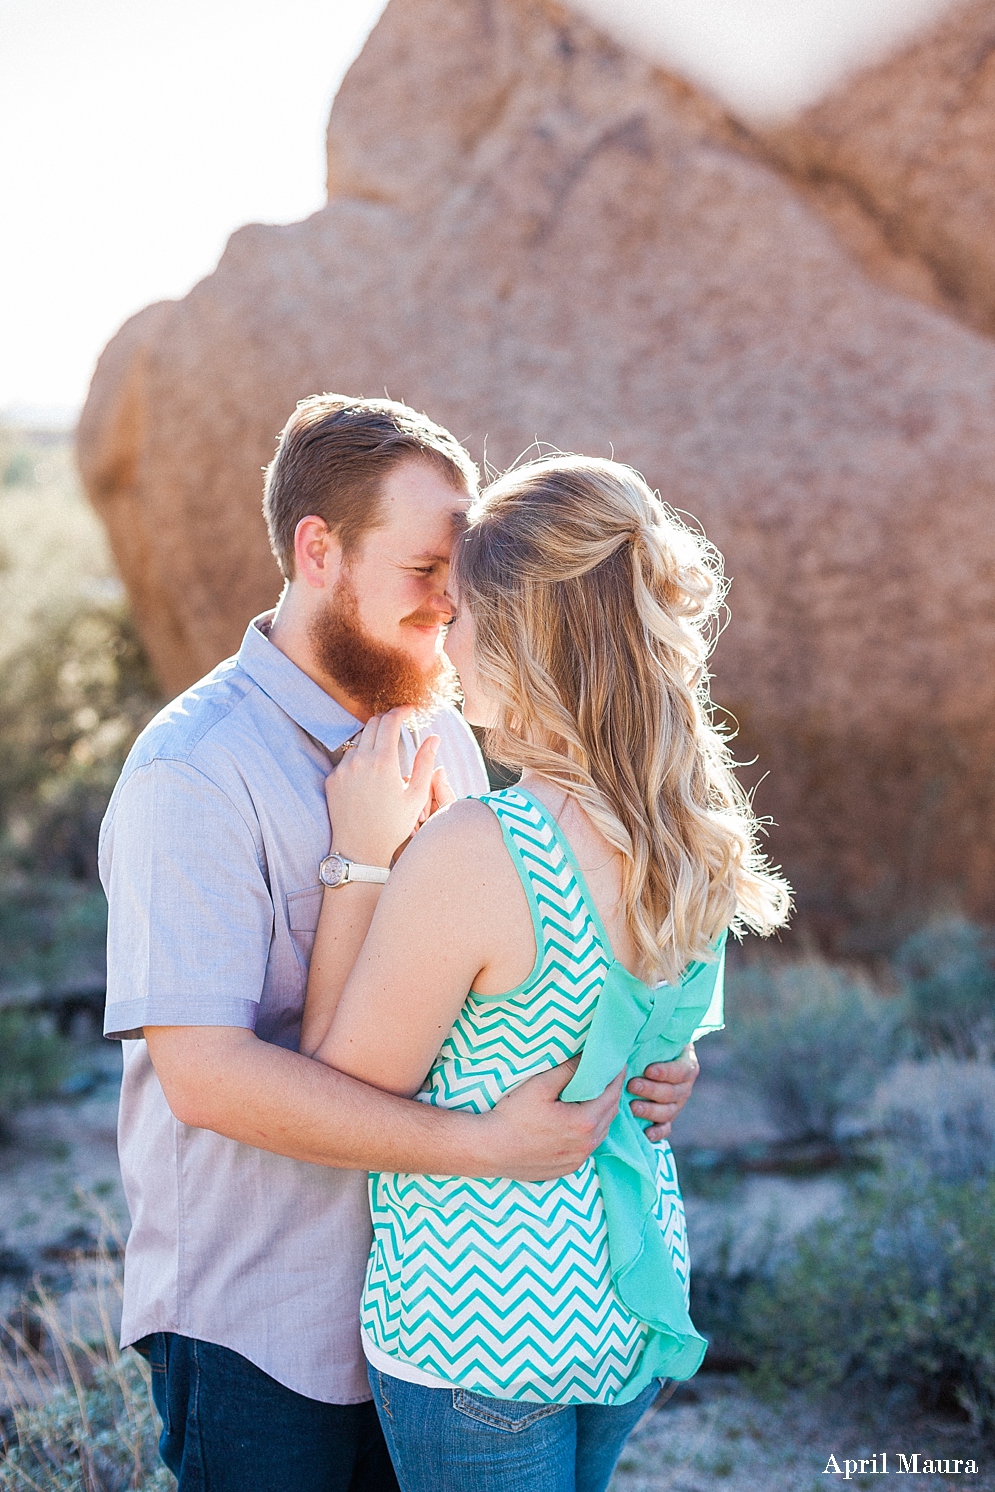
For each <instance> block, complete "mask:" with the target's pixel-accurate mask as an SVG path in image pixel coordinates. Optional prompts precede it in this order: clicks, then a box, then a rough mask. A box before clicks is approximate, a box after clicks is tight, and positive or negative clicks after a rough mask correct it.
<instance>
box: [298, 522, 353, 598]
mask: <svg viewBox="0 0 995 1492" xmlns="http://www.w3.org/2000/svg"><path fill="white" fill-rule="evenodd" d="M294 562H295V567H296V575H297V576H299V578H300V579H301V580H303V581H304V584H305V585H309V586H311V588H312V589H313V590H316V591H321V590H328V589H329V588H331V587H333V586H334V585H335V584H336V583H337V581H338V578H339V575H340V574H341V573H342V545H341V543H340V542H339V539H338V537H337V535H336V534H333V533H332V531H331V529H330V528H329V527H328V524H327V523H326V522H325V520H324V519H323V518H318V517H316V516H315V514H313V513H312V514H310V515H309V516H308V517H307V518H302V519H301V521H300V523H298V525H297V527H296V529H295V530H294Z"/></svg>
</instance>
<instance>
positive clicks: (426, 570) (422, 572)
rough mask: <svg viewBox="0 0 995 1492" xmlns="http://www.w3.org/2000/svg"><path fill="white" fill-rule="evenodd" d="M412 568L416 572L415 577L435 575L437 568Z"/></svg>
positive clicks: (426, 566) (418, 566)
mask: <svg viewBox="0 0 995 1492" xmlns="http://www.w3.org/2000/svg"><path fill="white" fill-rule="evenodd" d="M412 568H413V571H414V573H415V575H434V574H435V566H434V565H414V566H413V567H412Z"/></svg>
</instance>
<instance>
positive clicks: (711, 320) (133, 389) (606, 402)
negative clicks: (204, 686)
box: [80, 0, 995, 948]
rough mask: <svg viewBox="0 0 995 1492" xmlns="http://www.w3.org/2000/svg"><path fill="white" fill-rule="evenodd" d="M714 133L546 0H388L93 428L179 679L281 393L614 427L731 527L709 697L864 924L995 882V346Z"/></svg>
mask: <svg viewBox="0 0 995 1492" xmlns="http://www.w3.org/2000/svg"><path fill="white" fill-rule="evenodd" d="M733 135H734V132H733V131H732V130H731V129H730V127H729V125H728V123H727V122H726V121H725V120H724V118H723V116H722V115H721V113H720V112H719V111H718V110H717V109H715V108H713V107H712V106H711V105H709V104H707V103H706V102H705V101H704V100H703V99H701V98H700V97H699V96H698V95H696V94H695V93H693V92H692V91H691V90H690V89H689V88H687V87H686V86H685V85H683V84H681V83H679V82H677V81H675V80H673V79H670V78H668V77H666V76H665V75H663V74H662V73H661V72H659V71H658V70H655V69H654V68H653V67H652V66H651V65H650V64H649V63H647V62H644V61H641V60H639V59H638V58H636V57H635V56H633V55H631V54H629V53H627V52H626V51H624V50H622V49H621V48H620V47H618V46H617V45H614V44H612V43H610V42H608V41H606V40H605V39H604V38H602V37H601V36H599V35H598V34H597V33H596V32H595V31H594V30H593V29H592V28H591V26H590V25H589V24H588V23H586V22H584V21H581V20H580V19H578V18H576V17H574V16H572V15H570V14H568V13H567V12H564V11H562V10H560V9H558V8H555V7H553V6H552V5H548V4H545V3H536V0H488V3H480V0H391V4H390V6H389V8H388V10H387V11H386V13H385V15H384V17H383V19H382V20H381V22H380V24H379V26H378V27H377V28H376V30H375V31H374V33H373V34H372V36H371V38H370V40H369V42H368V44H367V46H366V48H365V50H364V52H363V54H362V55H361V57H360V58H359V60H358V62H357V63H356V64H355V66H354V67H353V69H352V71H351V72H350V74H349V76H348V77H347V79H346V81H345V83H344V84H343V87H342V89H341V92H340V94H339V96H338V99H337V100H336V103H335V107H334V109H333V111H332V118H331V124H330V128H329V184H330V190H331V193H332V197H331V200H330V202H329V205H328V206H327V207H326V208H325V209H324V210H322V211H321V212H319V213H316V214H315V215H314V216H313V217H311V218H309V219H308V220H307V221H306V222H304V223H300V224H295V225H292V226H290V227H281V228H264V227H258V226H256V227H248V228H244V229H242V230H240V231H239V232H238V233H236V234H235V235H234V237H233V238H232V240H231V242H230V244H229V246H228V249H227V250H226V252H225V255H224V257H223V258H222V260H221V263H220V264H219V266H218V269H217V271H216V272H215V273H214V274H213V275H212V276H211V277H210V278H209V279H207V280H205V281H203V282H202V283H201V284H200V285H198V286H197V287H196V288H195V289H194V290H193V291H192V292H191V294H190V295H189V296H187V297H186V299H185V300H183V301H180V302H178V303H176V304H175V305H172V306H169V307H168V308H165V309H160V308H157V309H156V311H155V317H156V319H155V321H154V322H152V321H146V322H145V323H144V329H143V326H142V324H139V326H138V327H137V329H136V326H135V323H129V325H128V327H126V328H125V329H124V331H123V332H122V333H121V334H120V337H119V339H118V340H117V341H115V342H114V343H112V344H111V346H110V348H109V349H108V351H107V352H106V353H105V354H104V358H103V359H102V361H101V364H100V366H99V367H98V370H97V374H96V377H95V379H94V387H93V392H92V393H91V399H90V403H89V404H88V406H87V412H86V415H85V418H84V421H83V425H82V428H81V448H80V449H81V459H82V463H83V468H84V472H85V473H86V475H87V480H88V482H89V483H90V484H91V488H92V489H93V490H94V492H95V494H96V493H97V491H98V489H99V500H100V503H101V505H102V511H104V512H105V513H106V514H107V517H108V522H109V523H110V525H111V527H112V533H113V529H114V525H115V524H119V525H123V526H124V527H125V528H126V529H128V530H129V531H130V530H131V529H134V530H135V531H136V532H137V533H140V534H141V535H142V537H141V538H136V539H134V540H132V539H131V538H128V537H125V538H123V539H121V538H118V539H116V540H115V544H116V551H117V553H118V554H119V555H120V556H121V557H122V565H123V566H124V571H125V579H126V581H127V583H128V585H129V587H130V588H131V589H132V593H133V595H134V596H135V601H136V607H137V609H138V614H139V621H140V624H141V625H142V627H143V631H144V635H145V636H146V638H147V639H148V643H149V647H150V649H151V651H152V654H153V657H154V658H155V660H156V663H157V666H158V667H159V669H160V672H161V673H162V676H163V679H164V681H165V682H167V683H168V684H169V685H170V686H171V687H173V688H179V687H180V686H181V685H183V684H185V683H187V682H188V681H189V680H191V679H192V678H193V677H195V676H196V675H197V674H198V673H200V672H202V671H203V670H205V669H207V668H208V667H210V666H211V665H212V664H213V663H214V662H215V661H216V660H217V659H218V658H220V657H222V656H223V655H224V654H225V653H227V652H229V651H230V650H232V649H233V648H234V647H235V646H237V643H238V640H239V637H240V634H241V631H242V628H243V627H244V624H245V622H246V620H247V618H248V617H249V616H250V615H251V614H252V613H253V612H254V611H256V610H259V609H262V608H263V607H265V606H267V605H269V604H271V603H272V601H273V599H274V597H275V595H276V593H277V589H278V577H277V572H276V568H275V565H274V564H273V562H272V560H271V559H270V558H269V555H268V553H267V549H266V541H265V535H264V532H263V527H262V523H261V519H260V516H259V504H260V492H261V483H260V469H261V467H262V466H263V465H264V464H265V463H266V462H267V460H268V459H269V457H270V455H271V454H272V451H273V446H274V439H275V435H276V432H277V431H278V430H279V428H280V426H281V425H282V424H283V421H284V419H285V418H286V415H287V413H288V412H289V410H290V409H291V408H292V407H293V405H294V402H295V400H297V399H298V398H300V397H302V396H303V395H306V394H309V393H312V392H314V391H316V390H328V389H334V390H339V391H349V392H354V393H356V394H367V395H370V394H380V393H382V392H383V391H384V390H385V389H386V390H387V391H388V392H389V393H390V394H391V395H392V396H394V397H398V398H403V399H406V400H408V401H409V402H410V403H412V404H414V405H416V406H418V407H421V408H424V409H426V410H428V411H429V412H430V413H431V414H432V416H433V417H434V418H436V419H438V420H441V421H442V422H443V423H445V424H447V425H449V426H450V427H451V428H452V429H453V430H454V431H455V432H456V433H457V434H458V435H459V436H460V437H461V438H463V439H464V440H466V441H467V443H468V445H469V446H470V448H471V450H473V451H474V453H475V454H476V455H477V456H478V457H483V456H484V454H485V452H486V456H487V458H488V459H489V461H490V462H491V463H493V464H494V465H496V466H498V467H501V466H504V465H505V464H507V463H508V462H510V461H512V460H514V458H515V457H516V456H518V455H519V453H520V452H522V451H524V450H525V449H526V448H527V447H529V445H530V443H531V442H533V441H534V440H535V439H536V438H538V439H539V440H541V441H544V442H551V443H553V444H555V445H558V446H561V447H563V448H566V449H572V450H581V451H586V452H591V453H596V454H608V453H609V452H611V451H614V452H615V454H616V455H617V456H618V457H619V458H621V459H623V460H626V461H629V462H632V463H633V464H634V465H636V466H637V467H639V468H640V469H641V470H642V471H644V472H645V474H646V475H647V477H648V478H649V480H650V481H651V482H652V483H653V484H655V485H656V486H658V487H659V488H660V489H661V491H662V492H663V494H664V495H665V497H666V498H667V499H668V500H669V501H670V502H671V503H673V505H674V506H675V507H677V508H680V509H685V510H688V511H690V512H691V513H693V514H695V515H697V517H698V518H700V519H701V521H702V522H703V524H704V526H705V528H706V530H707V532H708V534H709V536H710V537H711V538H712V539H713V540H714V542H715V543H716V544H717V545H718V546H719V547H720V548H721V549H722V550H723V551H724V553H725V555H726V558H727V566H728V570H729V573H730V574H731V575H732V576H733V579H734V584H733V589H732V594H731V605H732V612H733V625H732V626H731V627H730V628H729V630H728V632H727V633H726V635H725V636H724V637H723V639H722V642H721V645H720V647H719V650H718V653H717V660H716V672H717V682H716V696H717V698H718V699H719V700H720V701H721V702H722V703H723V705H725V706H726V707H728V708H729V709H730V710H732V711H733V712H734V713H735V715H736V716H737V717H738V719H739V721H740V723H741V727H742V733H741V755H743V756H744V757H748V756H751V755H752V754H754V753H755V754H756V755H757V757H758V767H757V769H756V771H757V772H758V773H761V772H766V773H768V774H769V775H768V776H767V778H766V780H765V781H764V782H763V784H762V786H761V787H760V789H759V792H758V796H757V803H758V806H759V807H760V808H761V809H762V810H763V811H765V812H769V813H771V814H772V815H773V817H774V819H775V820H776V823H777V828H776V829H775V830H773V831H772V836H771V845H772V848H773V852H774V854H775V856H776V858H777V859H778V860H779V861H781V862H782V863H783V864H784V866H785V867H786V869H787V871H788V872H789V874H790V875H791V877H792V879H793V880H794V882H795V884H796V885H797V887H798V890H799V895H800V902H801V906H802V908H803V909H804V911H805V913H806V916H807V918H808V920H809V922H810V923H813V924H815V925H816V926H817V927H818V928H819V929H820V930H821V932H822V934H823V935H824V936H825V937H827V938H828V939H829V940H830V941H832V942H833V943H834V944H835V945H836V946H837V947H851V948H861V947H864V948H871V947H880V946H884V945H885V944H886V943H887V941H888V940H889V939H890V938H892V937H894V936H895V935H896V934H897V933H898V932H900V931H901V930H902V929H903V928H905V927H907V926H909V925H910V924H911V923H912V922H914V921H915V920H916V919H918V918H919V917H920V916H921V915H922V914H923V912H924V911H925V910H926V909H927V908H929V907H930V906H932V905H935V904H936V903H937V902H944V903H956V904H959V905H963V906H964V907H965V909H966V910H968V911H969V912H971V913H973V914H974V915H980V916H991V915H995V890H993V888H995V834H993V830H995V785H993V773H992V769H991V762H992V757H993V750H995V702H993V691H992V687H991V686H992V672H993V663H992V659H993V652H992V643H993V640H995V638H993V632H995V620H993V612H992V600H993V594H992V593H993V573H995V525H993V524H992V522H991V510H992V498H993V495H995V344H993V343H992V342H990V341H989V340H988V339H986V338H985V337H983V336H980V335H978V334H976V333H975V332H973V331H971V330H969V329H966V328H965V327H964V326H962V325H959V324H957V323H955V322H954V321H952V320H951V319H950V318H949V317H947V316H945V315H942V314H939V313H938V312H937V311H935V310H933V309H930V308H928V307H924V306H923V305H921V304H919V303H917V302H915V301H912V300H909V299H906V298H903V297H900V296H898V295H895V294H893V293H890V292H889V291H887V290H885V289H883V288H882V287H881V286H880V285H879V284H876V283H874V282H873V281H872V280H870V279H868V278H867V276H866V275H865V274H864V273H863V271H862V270H861V268H860V267H859V265H858V264H857V263H856V261H855V260H854V258H853V257H852V255H851V254H850V253H849V252H848V251H847V250H846V249H845V248H844V247H843V246H842V245H841V243H840V240H839V239H838V237H837V236H836V234H835V233H834V231H833V230H832V228H831V227H830V226H828V225H827V223H826V221H825V219H824V218H823V217H822V216H821V215H820V214H819V213H818V212H817V211H815V210H814V209H813V208H812V206H810V205H809V203H808V202H807V201H806V200H805V199H804V197H803V196H802V195H800V194H799V193H798V191H797V190H796V189H795V188H794V187H793V186H792V185H791V183H790V182H789V181H787V180H786V179H785V178H784V176H783V175H780V174H778V173H777V172H776V171H775V170H773V169H772V168H771V167H770V166H768V165H766V164H764V163H763V162H762V161H758V160H755V159H751V158H749V155H748V154H744V152H743V150H742V149H741V148H739V147H738V146H737V144H736V143H735V140H734V138H733ZM148 315H149V313H146V316H148ZM129 343H130V344H132V345H130V346H129ZM115 411H118V413H117V414H115ZM115 419H116V420H117V424H116V426H115V425H114V424H113V422H114V420H115ZM115 474H119V475H115ZM115 483H118V484H119V487H116V486H115ZM119 490H120V492H122V493H124V494H125V495H124V496H123V497H120V498H118V497H116V496H115V494H116V493H117V492H118V491H119ZM141 555H145V556H146V557H147V563H148V564H149V565H151V566H152V567H153V568H154V577H155V578H154V581H153V583H152V584H151V585H150V586H149V587H148V589H147V590H144V591H143V585H144V579H143V574H144V572H142V569H141V565H140V564H137V561H135V560H132V559H129V556H141ZM143 563H144V562H143ZM129 565H130V568H129Z"/></svg>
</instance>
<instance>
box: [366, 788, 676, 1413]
mask: <svg viewBox="0 0 995 1492" xmlns="http://www.w3.org/2000/svg"><path fill="white" fill-rule="evenodd" d="M483 801H484V802H486V803H489V804H490V806H491V808H492V809H493V811H494V813H495V814H496V815H497V817H498V818H499V819H500V821H501V824H502V829H503V831H504V834H505V841H506V843H507V844H508V847H509V851H510V852H511V854H512V858H513V859H514V861H515V863H516V866H517V868H518V870H519V874H520V875H521V876H522V881H523V884H524V885H525V888H526V891H527V892H528V893H529V894H530V897H531V899H532V903H533V908H534V913H535V917H536V923H537V932H538V934H539V939H540V943H541V946H540V947H539V949H538V956H537V967H536V969H535V970H534V972H533V974H532V976H531V977H530V978H529V979H528V980H527V981H526V982H525V984H523V985H522V986H520V987H519V988H518V989H517V990H512V991H510V992H509V993H507V994H505V995H499V996H485V995H479V994H476V993H475V992H473V991H471V992H470V994H469V995H468V996H467V998H466V1001H465V1003H464V1005H463V1009H462V1010H461V1012H460V1015H459V1017H458V1019H457V1021H456V1024H455V1025H454V1026H453V1029H452V1031H451V1032H450V1033H449V1035H448V1037H447V1038H446V1041H445V1043H444V1044H443V1047H442V1050H441V1051H440V1053H439V1056H438V1058H437V1059H436V1061H435V1064H434V1066H433V1068H432V1071H431V1072H430V1073H429V1076H428V1078H427V1079H426V1082H425V1087H424V1089H423V1091H422V1093H421V1094H419V1097H420V1098H421V1099H422V1100H423V1101H424V1102H426V1103H435V1104H439V1105H441V1106H442V1107H444V1108H462V1109H469V1110H472V1111H473V1112H474V1113H482V1112H484V1111H486V1110H487V1109H490V1108H492V1107H493V1106H494V1104H496V1103H497V1101H498V1100H499V1099H500V1097H501V1096H502V1094H504V1093H507V1092H508V1091H509V1089H511V1088H513V1087H516V1086H517V1085H518V1084H519V1083H521V1082H523V1081H524V1080H525V1078H527V1077H531V1076H532V1075H533V1074H534V1073H537V1072H543V1071H546V1070H548V1069H549V1068H551V1067H555V1066H557V1065H558V1064H559V1063H561V1062H564V1061H566V1060H567V1059H568V1058H569V1057H573V1056H575V1055H576V1054H577V1053H578V1052H579V1051H580V1050H581V1048H582V1047H583V1045H584V1040H585V1037H586V1035H587V1032H588V1029H589V1027H590V1024H591V1020H592V1017H593V1015H594V1010H595V1006H596V1004H597V1000H598V995H599V993H600V991H601V988H602V985H603V984H604V981H605V977H606V975H607V973H608V970H609V968H610V967H611V963H612V953H611V950H610V948H607V947H606V946H605V944H604V942H603V940H602V938H601V936H600V935H599V932H598V927H597V924H596V921H595V917H594V915H593V914H592V910H591V907H590V905H589V903H588V901H587V899H586V892H585V889H584V888H582V886H581V885H580V884H579V883H578V878H577V875H576V874H575V872H574V869H573V866H572V864H571V861H570V858H569V857H568V855H567V853H566V852H565V850H564V848H563V845H562V843H561V841H560V839H559V837H558V834H557V832H556V830H555V828H554V826H553V824H552V823H551V822H550V820H549V818H548V816H547V815H546V814H545V812H544V811H543V810H542V808H541V807H540V806H539V805H538V804H537V803H535V802H533V800H531V799H530V798H528V797H527V796H526V795H525V794H523V793H521V792H519V791H517V790H516V789H514V788H510V789H507V790H505V791H504V792H502V793H495V794H488V795H487V796H486V797H485V798H484V799H483ZM657 1193H658V1195H657V1206H656V1210H655V1217H656V1219H657V1222H658V1224H659V1226H660V1228H661V1230H662V1232H663V1235H664V1238H665V1240H666V1243H667V1247H668V1249H669V1251H670V1255H671V1258H672V1259H673V1262H674V1269H675V1271H676V1273H677V1276H678V1278H679V1280H680V1281H681V1284H682V1285H683V1287H684V1290H685V1295H687V1292H688V1291H689V1289H690V1264H689V1258H688V1247H687V1229H686V1225H685V1220H684V1206H683V1203H682V1201H681V1194H680V1188H679V1185H678V1181H677V1171H676V1167H675V1165H674V1158H673V1154H672V1152H671V1150H670V1147H669V1145H666V1144H663V1145H660V1146H659V1147H658V1151H657ZM370 1209H371V1212H372V1216H373V1229H374V1243H373V1249H372V1252H371V1255H370V1262H369V1266H368V1268H367V1275H366V1284H365V1288H364V1292H363V1302H362V1322H363V1327H364V1330H365V1331H366V1333H367V1335H368V1336H369V1337H370V1339H371V1340H372V1341H373V1342H374V1343H375V1345H376V1346H377V1347H378V1348H380V1350H381V1351H382V1352H385V1353H387V1354H389V1355H390V1356H392V1357H394V1358H395V1359H400V1360H402V1361H404V1362H406V1363H409V1364H411V1365H413V1366H415V1367H418V1368H420V1369H422V1370H423V1371H425V1372H428V1373H433V1374H435V1375H437V1376H438V1377H439V1378H441V1379H444V1380H445V1381H447V1382H450V1383H458V1384H459V1385H460V1386H461V1387H463V1388H466V1389H469V1390H471V1391H473V1392H476V1393H481V1394H487V1395H489V1396H491V1397H494V1398H502V1399H523V1400H528V1401H532V1402H537V1403H558V1404H583V1403H597V1404H611V1403H613V1402H614V1401H615V1399H616V1397H617V1395H618V1394H619V1392H620V1390H621V1389H622V1388H624V1386H625V1385H626V1383H628V1382H629V1381H631V1380H632V1378H633V1377H634V1376H635V1375H636V1373H637V1372H638V1370H639V1365H640V1360H641V1358H642V1355H643V1351H644V1349H645V1346H646V1340H647V1331H646V1327H645V1326H644V1325H643V1323H642V1322H641V1321H639V1320H638V1319H637V1318H636V1317H635V1316H633V1315H632V1313H631V1312H630V1311H628V1310H627V1309H626V1307H625V1306H624V1305H623V1304H622V1302H621V1301H620V1300H619V1299H618V1297H617V1295H616V1294H615V1292H614V1290H613V1289H612V1284H611V1272H610V1265H609V1254H608V1229H607V1225H606V1222H605V1213H604V1206H603V1203H602V1199H601V1188H600V1185H599V1182H598V1177H597V1172H596V1170H595V1167H594V1163H593V1161H591V1160H589V1161H587V1162H586V1163H585V1164H584V1165H583V1166H582V1167H581V1168H580V1170H579V1171H576V1172H575V1173H574V1174H573V1175H572V1176H565V1177H562V1178H560V1179H559V1180H556V1181H546V1182H538V1183H526V1182H519V1181H509V1180H507V1179H503V1178H492V1179H489V1180H468V1179H467V1178H466V1177H459V1176H423V1175H402V1174H395V1173H381V1174H378V1175H373V1176H371V1178H370Z"/></svg>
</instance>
